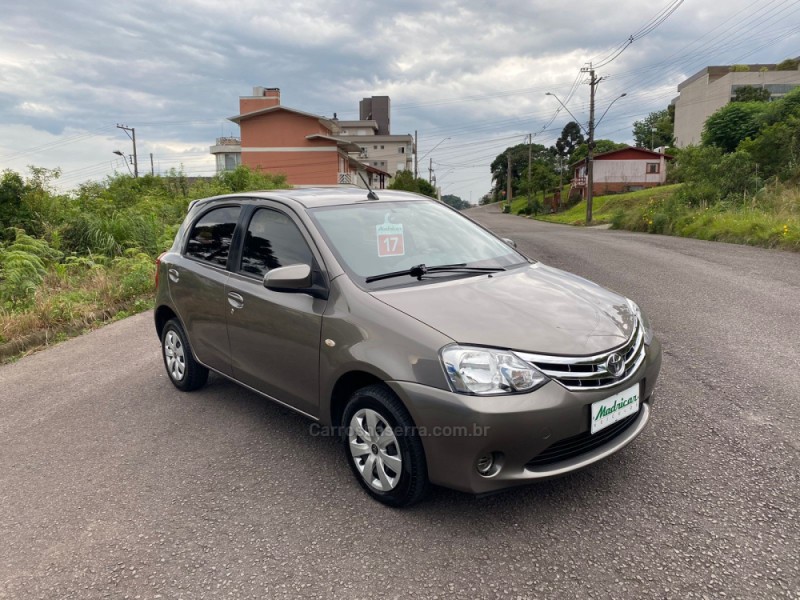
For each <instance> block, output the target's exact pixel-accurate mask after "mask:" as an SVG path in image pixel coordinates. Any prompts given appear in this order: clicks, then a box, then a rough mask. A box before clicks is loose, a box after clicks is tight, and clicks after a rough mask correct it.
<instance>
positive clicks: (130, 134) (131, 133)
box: [117, 124, 139, 178]
mask: <svg viewBox="0 0 800 600" xmlns="http://www.w3.org/2000/svg"><path fill="white" fill-rule="evenodd" d="M117 129H122V130H123V131H124V132H125V133H126V135H127V136H128V137H129V138H130V139H131V141H132V142H133V177H134V178H137V177H139V159H138V158H137V156H136V129H134V128H133V127H127V126H125V125H119V124H117Z"/></svg>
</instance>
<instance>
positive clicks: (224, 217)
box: [186, 206, 241, 267]
mask: <svg viewBox="0 0 800 600" xmlns="http://www.w3.org/2000/svg"><path fill="white" fill-rule="evenodd" d="M240 210H241V208H240V207H238V206H225V207H222V208H215V209H214V210H210V211H208V212H207V213H206V214H205V215H203V216H202V217H201V218H200V219H199V220H198V221H197V222H196V223H195V224H194V227H192V232H191V233H190V234H189V242H188V243H187V244H186V256H187V257H189V258H194V259H195V260H202V261H204V262H208V263H211V264H214V265H217V266H221V267H224V266H225V265H226V264H227V263H228V253H229V252H230V249H231V240H232V239H233V230H234V229H236V222H237V221H238V220H239V212H240Z"/></svg>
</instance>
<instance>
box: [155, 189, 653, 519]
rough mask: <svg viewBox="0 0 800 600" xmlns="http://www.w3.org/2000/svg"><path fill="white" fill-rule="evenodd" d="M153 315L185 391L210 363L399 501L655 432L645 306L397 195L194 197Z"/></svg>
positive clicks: (501, 480)
mask: <svg viewBox="0 0 800 600" xmlns="http://www.w3.org/2000/svg"><path fill="white" fill-rule="evenodd" d="M155 323H156V330H157V332H158V335H159V338H160V339H161V346H162V351H163V358H164V364H165V366H166V369H167V373H168V375H169V377H170V380H171V381H172V383H173V384H174V385H175V386H176V387H177V388H178V389H180V390H183V391H189V390H193V389H197V388H199V387H200V386H202V385H203V384H204V383H205V382H206V379H207V377H208V373H209V371H214V372H216V373H218V374H220V375H222V376H224V377H227V378H229V379H232V380H234V381H236V382H238V383H239V384H241V385H243V386H244V387H246V388H248V389H251V390H253V391H256V392H258V393H260V394H262V395H264V396H266V397H268V398H270V399H271V400H274V401H276V402H279V403H281V404H283V405H285V406H288V407H290V408H292V409H294V410H296V411H298V412H300V413H302V414H304V415H306V416H307V417H309V418H310V419H312V420H313V423H312V424H311V427H310V432H311V433H312V434H317V435H336V436H339V437H341V440H342V446H343V455H344V459H345V460H346V461H347V462H348V464H349V465H350V468H351V469H352V471H353V473H354V475H355V478H356V479H357V480H358V482H359V483H360V484H361V486H362V487H363V488H364V489H365V490H366V491H367V492H368V493H369V494H370V495H371V496H373V497H374V498H376V499H377V500H379V501H381V502H384V503H386V504H389V505H392V506H405V505H409V504H411V503H414V502H416V501H418V500H419V499H420V498H422V497H423V496H424V494H425V492H426V491H427V489H428V487H429V486H430V484H437V485H442V486H446V487H450V488H454V489H458V490H463V491H466V492H471V493H475V494H483V493H488V492H494V491H497V490H500V489H503V488H506V487H509V486H514V485H519V484H524V483H529V482H534V481H537V480H540V479H544V478H548V477H554V476H559V475H563V474H565V473H568V472H570V471H574V470H576V469H580V468H583V467H586V466H587V465H590V464H592V463H595V462H597V461H599V460H602V459H603V458H605V457H607V456H609V455H611V454H613V453H615V452H617V451H618V450H620V449H621V448H623V447H624V446H626V445H627V444H628V443H629V442H631V441H632V440H633V439H634V438H636V436H638V435H639V434H640V433H641V431H642V430H643V429H644V427H645V425H646V424H647V421H648V419H649V417H650V410H651V405H652V401H653V389H654V387H655V385H656V379H657V378H658V373H659V370H660V367H661V347H660V345H659V343H658V341H657V340H656V339H655V338H654V337H653V331H652V329H651V328H650V325H649V323H648V321H647V319H646V317H645V316H644V315H643V314H642V312H641V310H639V308H638V306H637V305H636V304H635V303H634V302H633V301H632V300H629V299H627V298H625V297H623V296H620V295H619V294H616V293H614V292H611V291H608V290H606V289H604V288H602V287H600V286H598V285H596V284H594V283H591V282H589V281H587V280H585V279H582V278H580V277H577V276H575V275H572V274H569V273H566V272H564V271H560V270H558V269H554V268H551V267H548V266H546V265H543V264H542V263H540V262H537V261H535V260H533V259H531V258H528V257H526V256H524V255H523V254H522V253H520V252H519V251H517V250H516V249H515V248H514V247H513V242H510V241H509V240H502V239H500V238H498V237H496V236H495V235H493V234H492V233H491V232H489V231H487V230H486V229H484V228H483V227H481V226H480V225H478V224H476V223H475V222H473V221H472V220H470V219H469V218H467V217H465V216H464V215H463V214H461V213H458V212H456V211H454V210H452V209H450V208H449V207H447V206H446V205H443V204H441V203H439V202H436V201H434V200H431V199H429V198H425V197H422V196H418V195H416V194H409V193H404V192H394V191H387V190H381V191H380V198H378V197H377V195H375V194H373V193H372V192H370V193H369V194H368V193H367V192H366V191H364V190H360V189H357V188H349V189H348V188H320V189H297V190H280V191H270V192H257V193H246V194H236V195H229V196H220V197H215V198H208V199H205V200H200V201H197V202H195V203H193V204H192V206H191V207H190V209H189V213H188V215H187V217H186V219H185V221H184V223H183V225H182V226H181V227H180V230H179V231H178V234H177V236H176V238H175V242H174V244H173V246H172V248H171V249H170V250H169V251H168V252H166V253H164V254H163V255H162V256H161V257H160V258H159V264H158V270H157V296H156V310H155Z"/></svg>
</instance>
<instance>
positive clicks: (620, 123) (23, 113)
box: [0, 0, 797, 200]
mask: <svg viewBox="0 0 800 600" xmlns="http://www.w3.org/2000/svg"><path fill="white" fill-rule="evenodd" d="M668 5H669V0H663V2H660V3H658V4H656V5H653V4H647V3H641V2H634V1H633V0H615V1H613V2H612V1H611V0H594V1H589V0H581V1H579V2H577V3H573V4H571V5H569V7H565V6H564V5H560V4H557V3H553V2H550V1H544V0H533V1H531V2H527V3H522V4H520V3H518V2H511V1H509V0H501V1H499V2H494V3H491V4H490V3H486V2H478V1H477V0H462V1H459V2H453V1H445V2H439V3H435V4H431V3H430V2H423V1H421V0H409V1H407V2H404V3H402V4H390V3H386V2H381V1H377V0H368V1H365V2H360V3H358V5H357V8H354V5H353V4H352V3H351V2H345V1H344V0H326V1H322V0H293V1H288V0H273V1H271V2H269V3H264V2H263V1H261V0H241V1H239V2H235V3H234V2H230V1H225V0H213V1H211V0H173V1H171V2H163V1H161V2H155V1H153V0H141V1H140V2H136V3H127V4H126V3H122V4H120V3H98V2H96V1H94V0H91V1H90V0H75V1H72V2H69V3H66V2H60V1H58V0H29V1H28V2H25V3H14V4H11V5H9V6H7V7H4V16H3V19H2V21H0V136H2V137H0V145H1V146H2V147H1V148H0V155H1V156H12V157H13V158H6V159H2V158H0V168H15V169H24V167H25V164H27V162H25V161H28V162H33V163H35V164H41V165H42V166H58V165H60V166H62V167H63V168H64V171H65V179H66V173H67V172H70V173H73V174H74V175H73V177H74V178H76V179H77V178H78V177H79V175H80V174H81V173H85V174H89V175H90V176H98V175H100V176H102V175H103V173H102V170H103V168H104V167H103V165H104V164H106V163H107V164H108V166H107V171H106V172H109V173H110V172H111V170H110V169H111V167H112V165H113V160H118V157H115V156H114V155H111V152H112V151H113V150H114V149H117V148H122V147H127V145H128V144H129V143H130V142H129V140H128V139H127V138H126V137H125V136H124V134H123V133H122V132H121V131H119V130H117V129H116V128H115V127H114V125H115V124H117V123H125V124H127V125H130V126H133V127H136V132H137V142H138V143H139V144H140V155H141V156H143V157H146V159H147V162H148V163H149V153H150V152H152V153H153V154H154V163H156V164H160V165H162V167H163V168H167V166H169V165H172V166H178V165H180V164H183V165H184V168H185V169H186V170H187V172H188V173H190V174H200V173H204V174H205V173H211V172H212V171H213V161H212V160H211V157H210V155H208V154H207V152H208V146H210V145H212V144H213V143H214V138H215V137H218V136H221V135H229V134H235V133H236V132H237V129H236V126H235V125H233V124H232V123H230V122H228V121H226V120H225V119H226V117H227V116H229V115H232V114H234V113H235V112H236V110H237V108H238V100H237V98H238V96H240V95H247V94H249V93H250V90H251V88H252V87H253V86H254V85H266V86H274V87H280V88H281V90H282V98H283V102H284V103H285V104H287V105H290V106H293V107H296V108H299V109H301V110H306V111H309V112H316V113H320V114H326V115H332V114H333V113H334V112H337V113H338V114H339V116H340V118H354V117H356V116H357V108H358V101H359V99H360V98H361V97H363V96H370V95H373V94H374V95H381V94H388V95H390V96H391V98H392V106H393V114H392V127H393V129H394V131H395V132H397V133H406V132H413V131H414V130H418V131H419V132H420V137H421V143H420V150H421V152H422V153H424V152H426V151H427V150H429V149H430V148H432V147H433V146H434V145H435V144H436V143H437V142H439V141H441V140H442V139H443V138H447V137H449V138H451V139H450V140H448V141H446V142H445V143H442V144H441V146H439V148H437V150H436V152H435V153H434V154H433V158H434V160H435V161H437V160H438V161H439V162H441V163H447V164H454V165H457V164H462V165H474V164H477V165H479V166H469V167H466V166H465V167H452V168H453V171H452V173H451V174H450V175H448V176H447V177H443V178H441V179H440V181H443V182H445V183H446V182H447V181H448V180H451V181H459V180H460V181H464V182H465V183H463V184H456V185H455V186H454V187H453V188H452V189H446V190H445V192H453V193H457V194H460V195H462V196H468V195H469V194H468V192H469V191H470V190H472V191H473V192H474V193H473V198H474V199H475V200H477V197H478V196H479V195H481V194H483V193H484V192H486V191H487V190H488V187H489V182H490V178H489V173H488V165H489V163H490V162H491V160H492V159H493V158H494V156H496V155H497V154H499V153H500V152H501V151H502V150H503V149H504V148H505V147H506V146H507V145H510V144H513V143H518V142H519V141H521V140H522V138H523V136H524V135H525V134H526V133H529V132H531V133H535V132H540V134H539V135H538V136H537V140H541V141H542V143H552V140H553V139H554V138H555V137H556V136H557V135H558V132H559V131H560V129H561V127H563V125H564V124H565V123H566V121H567V120H569V118H568V116H567V115H565V114H564V113H563V111H562V112H561V114H558V115H557V118H556V119H555V120H554V121H552V123H551V124H550V126H549V127H547V128H545V125H547V123H548V122H550V121H551V119H552V117H553V116H554V115H555V113H556V109H557V108H558V107H557V105H556V104H555V103H554V101H553V99H552V98H549V97H546V96H545V95H544V93H545V92H546V91H553V92H555V93H557V94H559V96H562V97H563V98H564V99H566V97H567V95H569V93H570V91H571V90H572V89H573V84H574V83H575V82H576V81H578V82H579V81H580V78H579V77H578V75H579V73H578V70H579V69H580V67H581V66H583V65H584V63H585V62H587V61H589V60H594V61H595V62H597V61H598V60H601V59H602V58H603V57H605V56H608V55H609V53H610V52H611V51H612V50H613V49H614V48H615V47H617V46H618V45H619V44H621V43H622V42H623V41H624V40H625V39H626V38H627V37H628V36H629V35H631V34H632V33H634V32H635V31H637V30H638V29H640V28H641V27H642V26H643V25H644V24H646V23H648V22H649V21H650V20H651V19H652V18H653V17H654V16H655V15H656V14H657V13H658V11H660V10H662V9H663V8H665V7H667V6H668ZM781 10H783V12H780V11H781ZM793 11H796V7H792V6H789V7H782V8H780V7H772V6H771V5H763V6H762V5H753V4H752V3H751V2H749V0H731V1H729V2H726V3H719V2H713V1H712V0H695V1H694V2H691V3H689V2H686V3H684V4H683V5H682V6H681V7H680V8H679V9H678V10H677V11H676V12H675V13H674V15H672V16H671V17H670V18H669V19H668V20H667V21H665V22H664V23H663V24H662V25H661V26H660V27H659V28H658V29H656V30H654V31H653V32H652V33H651V34H649V35H648V36H646V37H644V38H642V39H641V40H639V41H637V42H636V43H635V44H633V45H631V46H630V47H629V48H628V49H626V50H625V52H624V53H622V54H621V55H620V56H619V58H617V59H616V60H615V61H614V62H613V63H611V64H609V65H607V66H606V67H604V68H603V69H601V70H600V71H599V74H600V75H603V76H605V77H607V78H606V79H605V80H604V81H603V83H601V85H600V87H599V89H598V107H599V108H601V109H602V108H604V107H605V106H607V104H608V103H609V102H610V101H611V100H612V99H613V98H615V97H616V96H618V95H619V94H620V93H622V92H623V91H624V92H627V93H628V96H626V98H623V99H622V100H620V101H619V102H618V103H617V104H615V105H614V107H613V108H612V109H611V110H610V111H609V113H608V115H607V116H606V119H605V120H604V122H603V124H602V129H601V130H600V131H599V132H598V133H599V134H600V135H603V136H608V137H612V138H614V139H616V140H619V141H625V140H628V139H629V137H630V129H631V124H632V122H633V121H634V120H636V119H638V118H642V117H643V116H645V115H646V114H647V113H648V112H650V111H652V110H657V109H661V108H663V107H664V106H666V105H667V104H668V103H669V101H670V99H671V97H672V96H674V95H675V94H676V91H675V88H676V86H677V84H678V83H679V82H680V81H681V80H682V79H684V78H686V77H687V76H688V75H691V74H692V73H694V72H696V71H697V70H699V69H701V68H702V67H703V66H705V65H707V64H725V63H727V62H738V61H737V60H736V59H738V58H739V57H742V56H744V58H745V60H746V61H763V62H774V61H777V60H781V59H783V58H785V57H786V56H789V55H793V54H796V51H794V50H793V49H794V48H796V46H797V37H796V36H797V34H794V35H792V34H791V32H784V33H785V34H786V35H785V37H781V35H776V32H780V31H783V30H784V29H785V28H786V27H787V26H786V25H785V23H789V22H791V19H792V18H794V19H796V18H797V15H796V12H793ZM769 40H773V41H772V44H771V45H770V44H769V43H765V42H769ZM587 92H588V90H587V86H585V85H578V86H577V88H576V89H575V90H574V94H573V95H572V97H571V98H570V101H569V108H570V110H571V111H572V112H573V113H574V114H575V115H576V116H577V117H578V118H580V119H585V118H586V116H587V106H586V103H587V97H588V94H587ZM98 130H100V133H93V134H91V135H90V137H87V138H85V139H83V138H82V139H77V140H76V141H72V142H70V141H69V140H70V139H71V138H74V137H75V135H77V134H79V133H80V132H84V133H91V132H97V131H98ZM37 144H38V145H39V146H42V148H41V149H40V150H38V151H36V152H33V153H26V154H22V155H20V152H21V151H23V150H26V149H30V148H32V147H34V146H36V145H37ZM59 144H61V145H59ZM147 166H148V168H149V164H148V165H147ZM89 167H93V168H89ZM119 167H122V168H123V169H124V168H125V166H124V165H123V164H117V168H119Z"/></svg>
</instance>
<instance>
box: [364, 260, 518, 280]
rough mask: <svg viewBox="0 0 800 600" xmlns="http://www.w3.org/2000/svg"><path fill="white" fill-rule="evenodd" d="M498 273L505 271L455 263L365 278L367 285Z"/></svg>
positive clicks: (416, 267)
mask: <svg viewBox="0 0 800 600" xmlns="http://www.w3.org/2000/svg"><path fill="white" fill-rule="evenodd" d="M498 271H505V269H504V268H503V267H468V266H467V264H466V263H455V264H452V265H436V266H433V267H428V266H426V265H424V264H422V265H417V266H415V267H411V268H410V269H404V270H402V271H392V272H391V273H382V274H381V275H372V276H370V277H367V278H366V280H365V281H366V282H367V283H372V282H373V281H380V280H381V279H391V278H392V277H403V276H406V277H408V276H411V277H416V278H417V280H421V279H422V277H423V276H424V275H426V274H428V273H497V272H498Z"/></svg>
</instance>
